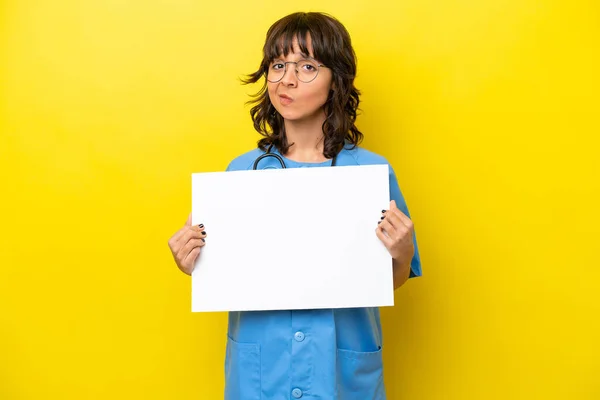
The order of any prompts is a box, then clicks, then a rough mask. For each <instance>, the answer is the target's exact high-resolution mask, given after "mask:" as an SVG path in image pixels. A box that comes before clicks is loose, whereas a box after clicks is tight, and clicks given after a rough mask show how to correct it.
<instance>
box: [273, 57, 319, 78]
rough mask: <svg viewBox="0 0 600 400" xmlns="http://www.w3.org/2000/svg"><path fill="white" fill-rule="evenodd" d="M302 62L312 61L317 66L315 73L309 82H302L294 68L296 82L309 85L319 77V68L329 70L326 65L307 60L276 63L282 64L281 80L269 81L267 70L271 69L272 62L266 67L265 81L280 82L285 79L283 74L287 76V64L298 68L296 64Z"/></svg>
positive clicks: (296, 69)
mask: <svg viewBox="0 0 600 400" xmlns="http://www.w3.org/2000/svg"><path fill="white" fill-rule="evenodd" d="M302 61H314V62H315V64H317V73H316V75H315V77H314V78H312V79H311V80H310V81H303V80H302V79H300V77H299V76H298V68H294V71H295V72H296V79H298V81H299V82H302V83H311V82H312V81H314V80H315V79H317V76H319V71H321V67H323V68H329V67H328V66H327V65H323V64H319V63H317V62H316V60H310V59H309V60H300V61H281V62H278V63H277V64H283V75H281V78H279V79H277V80H276V81H272V80H270V79H269V70H270V69H271V64H272V63H273V62H271V63H269V66H268V67H267V73H266V76H265V77H266V78H267V81H268V82H271V83H278V82H281V80H282V79H283V78H284V77H285V74H287V65H288V64H296V66H298V63H299V62H302Z"/></svg>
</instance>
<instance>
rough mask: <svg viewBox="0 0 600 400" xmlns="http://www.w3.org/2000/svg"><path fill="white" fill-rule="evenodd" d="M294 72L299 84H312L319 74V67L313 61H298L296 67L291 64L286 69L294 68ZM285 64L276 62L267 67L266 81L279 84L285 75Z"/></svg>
mask: <svg viewBox="0 0 600 400" xmlns="http://www.w3.org/2000/svg"><path fill="white" fill-rule="evenodd" d="M294 67H295V70H296V76H297V77H298V80H299V81H301V82H306V83H308V82H312V81H313V80H314V79H315V78H316V77H317V74H318V73H319V66H318V65H317V63H315V62H313V61H308V60H303V61H299V62H298V63H297V64H296V65H294V64H293V63H292V64H290V65H289V67H288V68H294ZM285 69H286V67H285V63H283V62H280V61H276V62H272V63H271V64H270V65H269V70H268V71H267V80H268V81H269V82H279V81H280V80H281V78H283V75H284V74H285Z"/></svg>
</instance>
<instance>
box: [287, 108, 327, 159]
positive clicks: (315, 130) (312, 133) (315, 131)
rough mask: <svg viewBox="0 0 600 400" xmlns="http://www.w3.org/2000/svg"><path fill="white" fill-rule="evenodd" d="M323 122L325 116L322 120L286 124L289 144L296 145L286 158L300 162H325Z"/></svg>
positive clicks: (314, 119) (323, 116) (288, 122)
mask: <svg viewBox="0 0 600 400" xmlns="http://www.w3.org/2000/svg"><path fill="white" fill-rule="evenodd" d="M323 122H325V115H322V116H321V118H312V119H310V120H302V121H288V120H286V121H285V122H284V123H285V135H286V137H287V140H288V143H293V144H294V145H293V146H292V147H290V148H289V150H288V151H287V153H286V154H285V156H286V157H287V158H289V159H290V160H294V161H298V162H323V161H326V160H327V158H325V156H323V147H324V145H325V141H324V136H323Z"/></svg>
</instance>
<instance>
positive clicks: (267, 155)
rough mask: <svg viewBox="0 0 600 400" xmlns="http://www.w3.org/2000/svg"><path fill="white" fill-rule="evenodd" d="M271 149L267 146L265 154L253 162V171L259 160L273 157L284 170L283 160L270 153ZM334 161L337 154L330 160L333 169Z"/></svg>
mask: <svg viewBox="0 0 600 400" xmlns="http://www.w3.org/2000/svg"><path fill="white" fill-rule="evenodd" d="M271 147H273V145H272V144H271V145H270V146H269V148H268V149H267V152H266V153H265V154H263V155H261V156H260V157H258V158H257V159H256V160H255V161H254V167H253V168H252V169H253V170H256V167H258V163H259V162H260V160H262V159H263V158H267V157H275V158H276V159H277V160H278V161H279V164H281V168H286V166H285V162H284V161H283V158H281V156H279V155H278V154H275V153H271ZM336 161H337V154H336V155H335V156H333V158H332V159H331V166H332V167H335V162H336Z"/></svg>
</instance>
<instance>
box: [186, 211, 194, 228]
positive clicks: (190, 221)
mask: <svg viewBox="0 0 600 400" xmlns="http://www.w3.org/2000/svg"><path fill="white" fill-rule="evenodd" d="M185 226H192V213H190V215H189V216H188V219H187V221H186V222H185Z"/></svg>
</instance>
